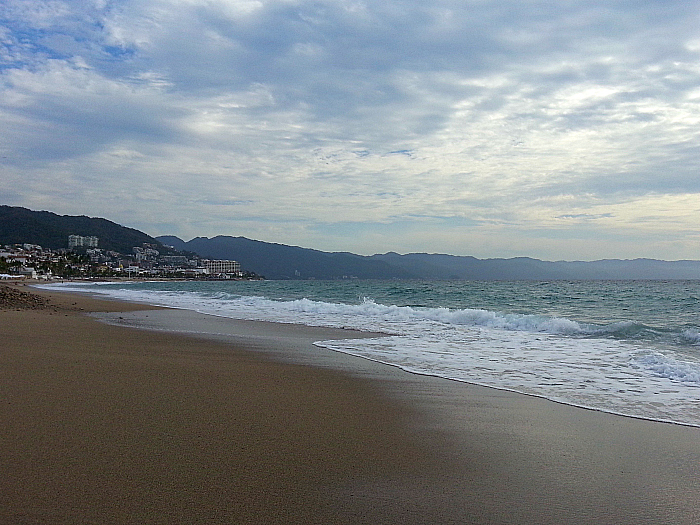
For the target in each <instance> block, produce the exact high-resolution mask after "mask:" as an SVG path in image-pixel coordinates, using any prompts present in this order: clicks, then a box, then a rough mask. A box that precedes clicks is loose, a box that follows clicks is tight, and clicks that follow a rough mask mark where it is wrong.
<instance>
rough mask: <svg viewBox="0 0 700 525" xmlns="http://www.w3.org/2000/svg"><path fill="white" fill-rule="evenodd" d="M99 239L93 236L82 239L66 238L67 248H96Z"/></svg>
mask: <svg viewBox="0 0 700 525" xmlns="http://www.w3.org/2000/svg"><path fill="white" fill-rule="evenodd" d="M99 240H100V239H99V238H98V237H95V236H89V237H82V236H80V235H69V236H68V248H78V247H83V246H87V247H88V248H97V243H98V242H99Z"/></svg>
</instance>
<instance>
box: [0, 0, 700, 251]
mask: <svg viewBox="0 0 700 525" xmlns="http://www.w3.org/2000/svg"><path fill="white" fill-rule="evenodd" d="M0 204H7V205H13V206H24V207H27V208H31V209H35V210H41V209H45V210H50V211H54V212H56V213H60V214H68V215H82V214H84V215H90V216H99V217H105V218H108V219H110V220H113V221H115V222H119V223H121V224H124V225H127V226H131V227H135V228H138V229H140V230H143V231H145V232H146V233H149V234H151V235H163V234H174V235H178V236H180V237H182V238H183V239H185V240H189V239H190V238H192V237H195V236H200V235H204V236H208V237H211V236H214V235H243V236H246V237H250V238H254V239H260V240H264V241H270V242H279V243H284V244H294V245H298V246H304V247H309V248H317V249H321V250H332V251H341V250H342V251H352V252H355V253H361V254H372V253H384V252H387V251H397V252H400V253H407V252H440V253H453V254H458V255H474V256H477V257H512V256H531V257H537V258H541V259H547V260H560V259H565V260H576V259H578V260H591V259H599V258H608V257H610V258H634V257H652V258H661V259H700V0H664V1H651V0H646V1H645V0H640V1H630V0H624V1H623V0H620V1H605V0H558V1H556V2H554V1H551V0H546V1H537V0H494V1H492V0H365V1H360V0H314V1H307V0H270V1H268V0H208V1H204V0H133V1H132V0H115V1H112V0H48V1H39V0H2V2H0Z"/></svg>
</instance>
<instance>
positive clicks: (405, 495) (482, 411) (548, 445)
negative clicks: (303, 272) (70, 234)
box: [0, 286, 700, 524]
mask: <svg viewBox="0 0 700 525" xmlns="http://www.w3.org/2000/svg"><path fill="white" fill-rule="evenodd" d="M18 288H19V289H21V290H27V289H28V288H24V287H22V286H19V287H18ZM36 293H38V294H39V295H41V296H42V297H44V298H48V303H44V304H41V305H37V304H35V303H36V302H32V301H29V303H28V304H29V306H27V305H26V304H25V305H22V304H19V303H17V304H15V305H12V304H9V305H5V309H4V310H2V311H0V451H1V452H2V454H1V455H0V474H1V475H0V523H8V524H10V523H11V524H15V523H18V524H20V523H59V524H64V523H66V524H67V523H71V524H72V523H319V524H320V523H368V524H369V523H372V524H379V523H387V524H389V523H397V524H398V523H407V524H410V523H416V524H418V523H421V524H429V523H431V524H432V523H610V524H628V523H629V524H639V523H668V524H671V523H674V524H697V523H700V429H697V428H690V427H682V426H677V425H669V424H663V423H654V422H650V421H642V420H635V419H631V418H625V417H619V416H613V415H610V414H603V413H599V412H593V411H589V410H582V409H577V408H574V407H569V406H565V405H560V404H556V403H552V402H549V401H546V400H542V399H538V398H534V397H529V396H523V395H518V394H513V393H510V392H502V391H498V390H494V389H490V388H483V387H478V386H474V385H468V384H463V383H457V382H453V381H446V380H441V379H437V378H430V377H422V376H416V375H413V374H408V373H405V372H402V371H400V370H398V369H395V368H393V367H388V366H384V365H379V364H377V363H372V362H370V361H367V360H363V359H359V358H352V357H350V356H344V355H342V354H337V353H334V352H329V351H325V350H322V349H318V348H315V347H313V346H311V344H310V342H311V341H314V340H322V339H331V338H337V337H348V336H349V335H350V334H349V333H348V332H345V331H341V330H323V329H312V328H306V327H292V326H285V325H275V324H272V323H246V322H233V321H231V320H226V319H218V318H212V317H208V316H200V315H197V314H192V313H191V312H182V311H170V310H164V309H160V310H156V309H149V308H148V307H145V306H141V305H134V304H125V303H119V302H114V301H101V300H97V299H94V298H90V297H84V296H78V295H70V294H64V293H54V292H45V291H40V292H36ZM40 302H41V301H39V303H40ZM32 304H34V306H31V305H32ZM86 312H102V314H101V315H102V316H103V317H104V318H110V319H111V322H112V323H116V324H127V325H132V327H127V326H114V325H109V324H105V323H103V322H100V321H98V320H96V319H94V318H91V317H89V316H87V315H84V314H85V313H86ZM110 312H112V313H110ZM114 312H120V313H114ZM120 318H121V319H120ZM133 325H138V326H142V327H148V328H151V329H152V330H150V331H149V330H139V329H137V328H133ZM166 329H167V330H172V329H178V330H181V331H187V332H199V334H197V336H196V337H195V336H193V335H187V336H186V335H183V334H173V333H168V332H165V331H154V330H166ZM207 334H209V335H207Z"/></svg>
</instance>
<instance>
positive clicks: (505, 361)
mask: <svg viewBox="0 0 700 525" xmlns="http://www.w3.org/2000/svg"><path fill="white" fill-rule="evenodd" d="M51 286H56V285H51ZM58 286H61V287H63V288H65V289H75V290H80V291H82V292H86V291H89V292H93V293H98V294H104V295H106V296H109V297H113V298H118V299H122V300H130V301H138V302H145V303H149V304H153V305H161V306H170V307H176V308H184V309H191V310H195V311H198V312H202V313H206V314H212V315H217V316H223V317H230V318H235V319H250V320H261V321H277V322H284V323H298V324H305V325H311V326H327V327H345V328H353V329H357V330H363V331H372V332H382V333H385V334H387V335H386V336H383V337H376V338H369V339H348V340H341V341H319V342H318V343H316V344H317V346H319V347H325V348H329V349H332V350H336V351H340V352H346V353H349V354H353V355H356V356H361V357H365V358H368V359H372V360H376V361H380V362H384V363H388V364H391V365H395V366H398V367H401V368H403V369H405V370H407V371H410V372H415V373H421V374H429V375H435V376H440V377H445V378H450V379H454V380H458V381H466V382H471V383H477V384H481V385H486V386H491V387H495V388H501V389H507V390H513V391H516V392H522V393H525V394H530V395H536V396H541V397H544V398H547V399H551V400H554V401H558V402H562V403H567V404H571V405H576V406H581V407H587V408H592V409H596V410H602V411H607V412H612V413H617V414H622V415H627V416H633V417H640V418H646V419H653V420H659V421H668V422H674V423H680V424H686V425H693V426H700V281H549V282H536V281H363V280H342V281H196V282H175V281H165V282H118V283H95V284H73V283H65V284H60V285H58Z"/></svg>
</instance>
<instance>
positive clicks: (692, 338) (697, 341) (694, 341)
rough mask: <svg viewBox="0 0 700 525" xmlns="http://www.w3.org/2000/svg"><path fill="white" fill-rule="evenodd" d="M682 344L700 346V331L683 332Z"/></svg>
mask: <svg viewBox="0 0 700 525" xmlns="http://www.w3.org/2000/svg"><path fill="white" fill-rule="evenodd" d="M680 340H681V343H684V344H688V345H698V346H700V331H698V330H690V329H689V330H683V331H682V332H681V336H680Z"/></svg>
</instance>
